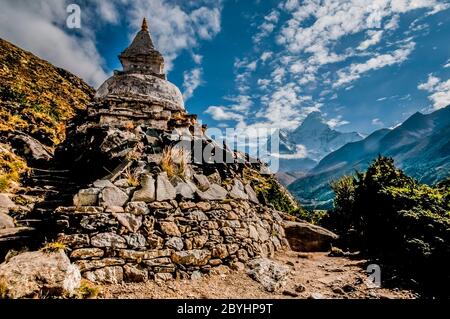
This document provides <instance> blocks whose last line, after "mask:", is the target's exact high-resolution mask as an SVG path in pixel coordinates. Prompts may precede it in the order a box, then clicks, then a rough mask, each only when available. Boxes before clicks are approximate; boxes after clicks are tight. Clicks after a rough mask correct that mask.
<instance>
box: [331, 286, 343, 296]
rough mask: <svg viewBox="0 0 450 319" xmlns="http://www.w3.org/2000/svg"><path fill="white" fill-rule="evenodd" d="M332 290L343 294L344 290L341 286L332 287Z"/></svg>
mask: <svg viewBox="0 0 450 319" xmlns="http://www.w3.org/2000/svg"><path fill="white" fill-rule="evenodd" d="M332 290H333V292H334V293H335V294H338V295H345V291H344V290H343V289H342V288H341V287H333V288H332Z"/></svg>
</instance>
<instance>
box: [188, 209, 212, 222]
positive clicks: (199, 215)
mask: <svg viewBox="0 0 450 319" xmlns="http://www.w3.org/2000/svg"><path fill="white" fill-rule="evenodd" d="M189 218H190V219H192V220H196V221H203V220H208V216H206V215H205V213H204V212H202V211H199V210H195V211H192V212H190V213H189Z"/></svg>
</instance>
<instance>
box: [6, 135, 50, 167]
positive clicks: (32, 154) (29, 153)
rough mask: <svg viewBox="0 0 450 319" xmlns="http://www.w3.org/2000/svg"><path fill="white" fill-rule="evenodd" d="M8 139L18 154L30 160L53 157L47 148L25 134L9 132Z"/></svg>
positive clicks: (39, 160) (41, 160)
mask: <svg viewBox="0 0 450 319" xmlns="http://www.w3.org/2000/svg"><path fill="white" fill-rule="evenodd" d="M8 141H9V142H10V143H11V145H12V146H13V147H14V148H15V149H16V150H17V153H18V155H22V156H24V157H25V158H26V159H27V160H28V161H30V162H47V161H49V160H51V159H52V157H53V156H52V153H51V151H50V150H49V148H47V147H46V146H44V145H43V144H41V143H40V142H39V141H38V140H36V139H34V138H32V137H31V136H29V135H27V134H24V133H21V132H13V133H10V134H9V135H8Z"/></svg>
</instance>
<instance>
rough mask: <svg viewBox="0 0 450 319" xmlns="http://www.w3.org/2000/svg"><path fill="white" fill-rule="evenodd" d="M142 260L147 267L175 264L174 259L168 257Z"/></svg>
mask: <svg viewBox="0 0 450 319" xmlns="http://www.w3.org/2000/svg"><path fill="white" fill-rule="evenodd" d="M142 262H143V263H144V265H146V266H147V267H161V266H173V264H172V260H171V259H170V258H167V257H160V258H153V259H150V260H143V261H142Z"/></svg>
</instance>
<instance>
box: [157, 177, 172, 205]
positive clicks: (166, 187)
mask: <svg viewBox="0 0 450 319" xmlns="http://www.w3.org/2000/svg"><path fill="white" fill-rule="evenodd" d="M176 196H177V191H176V190H175V188H174V187H173V186H172V183H171V182H170V181H169V178H168V177H167V173H166V172H164V173H161V174H159V175H158V179H157V182H156V200H157V201H159V202H163V201H167V200H171V199H175V197H176Z"/></svg>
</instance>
